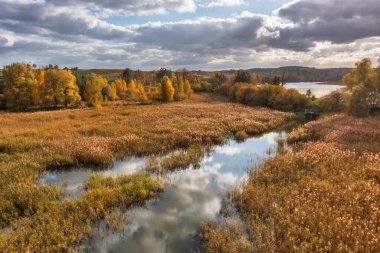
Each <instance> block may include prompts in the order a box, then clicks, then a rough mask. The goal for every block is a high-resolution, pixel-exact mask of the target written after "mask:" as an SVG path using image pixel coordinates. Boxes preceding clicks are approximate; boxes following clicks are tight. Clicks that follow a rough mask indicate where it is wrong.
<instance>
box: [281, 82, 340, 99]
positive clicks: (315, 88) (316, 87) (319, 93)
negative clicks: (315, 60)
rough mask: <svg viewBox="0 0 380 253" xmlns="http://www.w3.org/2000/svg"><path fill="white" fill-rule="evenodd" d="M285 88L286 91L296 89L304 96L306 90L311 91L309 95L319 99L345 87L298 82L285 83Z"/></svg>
mask: <svg viewBox="0 0 380 253" xmlns="http://www.w3.org/2000/svg"><path fill="white" fill-rule="evenodd" d="M285 87H286V88H288V89H296V90H298V91H299V92H301V93H302V94H306V92H307V90H309V89H310V90H311V93H312V94H313V95H314V96H315V97H317V98H319V97H323V96H325V95H328V94H329V93H331V92H333V91H336V90H340V89H344V88H345V87H346V86H343V85H334V84H321V83H315V82H300V83H287V84H285Z"/></svg>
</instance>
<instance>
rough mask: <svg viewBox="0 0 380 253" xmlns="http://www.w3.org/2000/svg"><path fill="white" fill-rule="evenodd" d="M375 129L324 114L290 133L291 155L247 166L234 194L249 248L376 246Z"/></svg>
mask: <svg viewBox="0 0 380 253" xmlns="http://www.w3.org/2000/svg"><path fill="white" fill-rule="evenodd" d="M378 127H379V120H378V119H374V118H372V119H371V118H369V119H358V118H353V117H348V116H345V115H333V116H329V117H326V118H324V119H322V120H320V121H316V122H312V123H309V124H307V125H305V126H304V127H303V128H301V129H297V130H295V131H294V132H293V133H292V134H291V135H290V139H291V141H292V142H298V144H297V145H296V146H294V152H293V153H289V152H287V153H283V152H282V153H279V154H277V156H276V157H274V158H270V159H268V160H267V161H266V162H265V163H264V165H263V166H262V167H260V168H259V170H258V171H257V170H255V169H254V170H252V171H251V173H250V176H249V179H248V181H247V183H245V184H244V185H242V186H241V187H240V188H238V189H236V191H235V198H234V199H235V203H236V205H237V208H238V210H239V214H240V216H241V217H242V219H243V221H244V222H245V224H246V226H247V232H246V233H247V234H246V236H248V237H249V238H250V243H251V247H252V248H253V251H254V252H380V237H379V231H380V154H379V146H380V131H379V129H378ZM209 229H210V228H208V230H209ZM214 231H218V227H215V228H214ZM224 234H226V232H224ZM212 244H215V242H214V241H213V240H210V239H209V238H206V245H212ZM211 252H212V251H211Z"/></svg>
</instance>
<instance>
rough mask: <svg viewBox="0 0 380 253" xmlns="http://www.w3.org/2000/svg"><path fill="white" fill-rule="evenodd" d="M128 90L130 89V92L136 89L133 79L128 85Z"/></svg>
mask: <svg viewBox="0 0 380 253" xmlns="http://www.w3.org/2000/svg"><path fill="white" fill-rule="evenodd" d="M128 89H130V90H135V89H136V81H135V80H134V79H132V80H131V82H130V83H129V85H128Z"/></svg>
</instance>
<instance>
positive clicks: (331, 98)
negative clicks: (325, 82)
mask: <svg viewBox="0 0 380 253" xmlns="http://www.w3.org/2000/svg"><path fill="white" fill-rule="evenodd" d="M349 100H350V95H349V94H348V93H346V92H343V91H333V92H332V93H330V94H328V95H326V96H324V97H321V98H319V99H318V100H317V105H318V106H319V108H320V109H321V110H322V111H323V112H346V111H347V110H348V106H349Z"/></svg>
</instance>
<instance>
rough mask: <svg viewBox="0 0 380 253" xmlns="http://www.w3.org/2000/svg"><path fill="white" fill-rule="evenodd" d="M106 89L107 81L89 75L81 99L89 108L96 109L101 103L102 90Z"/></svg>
mask: <svg viewBox="0 0 380 253" xmlns="http://www.w3.org/2000/svg"><path fill="white" fill-rule="evenodd" d="M105 87H107V80H106V79H104V78H103V77H102V76H97V75H96V74H94V73H93V74H91V75H90V78H89V79H88V80H87V82H86V87H85V89H84V94H83V98H84V100H85V101H86V102H87V104H88V105H89V106H95V107H98V106H100V105H101V102H102V101H103V96H102V90H103V89H104V88H105Z"/></svg>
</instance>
